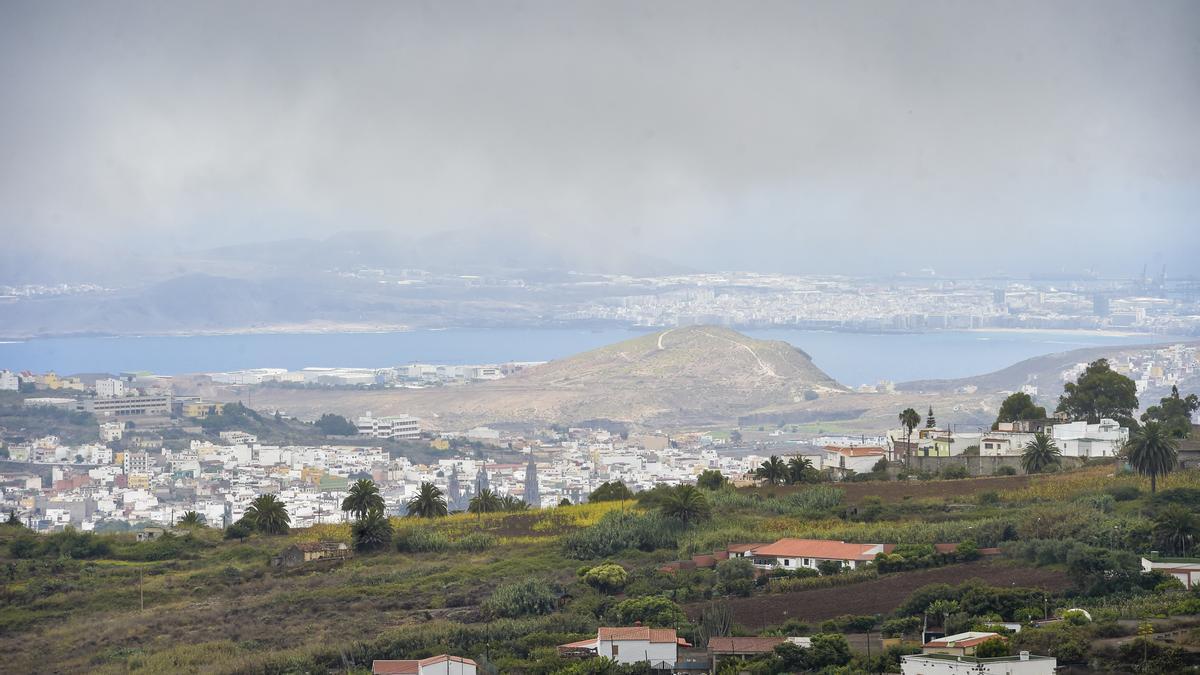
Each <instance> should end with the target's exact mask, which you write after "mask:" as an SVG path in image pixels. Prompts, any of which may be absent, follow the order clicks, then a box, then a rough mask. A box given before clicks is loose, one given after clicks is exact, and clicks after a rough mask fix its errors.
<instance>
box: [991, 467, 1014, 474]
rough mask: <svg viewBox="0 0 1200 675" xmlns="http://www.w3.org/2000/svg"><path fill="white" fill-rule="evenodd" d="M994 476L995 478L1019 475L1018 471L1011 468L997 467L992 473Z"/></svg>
mask: <svg viewBox="0 0 1200 675" xmlns="http://www.w3.org/2000/svg"><path fill="white" fill-rule="evenodd" d="M992 475H994V476H1015V475H1017V470H1016V469H1014V468H1013V467H1011V466H1001V467H997V468H996V470H995V471H993V472H992Z"/></svg>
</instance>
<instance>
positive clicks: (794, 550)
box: [730, 539, 896, 570]
mask: <svg viewBox="0 0 1200 675" xmlns="http://www.w3.org/2000/svg"><path fill="white" fill-rule="evenodd" d="M895 548H896V545H895V544H848V543H846V542H844V541H831V540H825V539H780V540H779V541H777V542H775V543H774V544H766V545H765V546H758V547H756V548H754V549H753V550H751V551H749V552H748V553H743V554H742V555H743V556H746V555H749V556H753V558H754V566H755V567H758V568H759V569H781V568H782V569H785V570H788V569H797V568H800V567H807V568H809V569H816V568H817V564H818V563H821V562H823V561H826V560H833V561H837V562H840V563H842V565H843V566H845V567H849V568H850V569H855V568H857V567H858V566H860V565H862V564H864V563H868V562H871V561H873V560H875V556H877V555H879V554H880V553H891V552H892V550H893V549H895ZM730 555H733V554H732V553H731V554H730Z"/></svg>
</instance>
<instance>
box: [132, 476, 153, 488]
mask: <svg viewBox="0 0 1200 675" xmlns="http://www.w3.org/2000/svg"><path fill="white" fill-rule="evenodd" d="M128 485H129V487H130V488H132V489H143V490H144V489H148V488H149V487H150V474H148V473H131V474H129V482H128Z"/></svg>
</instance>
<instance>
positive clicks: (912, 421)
mask: <svg viewBox="0 0 1200 675" xmlns="http://www.w3.org/2000/svg"><path fill="white" fill-rule="evenodd" d="M920 423H921V414H920V413H918V412H917V411H916V410H913V409H912V408H905V409H904V412H902V413H900V425H901V426H903V427H904V465H905V466H908V448H909V446H910V445H912V433H913V429H916V428H917V425H918V424H920Z"/></svg>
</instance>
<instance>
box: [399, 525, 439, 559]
mask: <svg viewBox="0 0 1200 675" xmlns="http://www.w3.org/2000/svg"><path fill="white" fill-rule="evenodd" d="M449 548H450V540H449V539H447V538H446V535H444V534H442V533H441V532H435V531H433V530H429V529H426V528H423V527H419V528H415V529H412V530H409V531H408V532H405V533H403V534H401V535H400V536H398V537H396V550H397V551H399V552H401V553H437V552H440V551H446V550H449Z"/></svg>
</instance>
